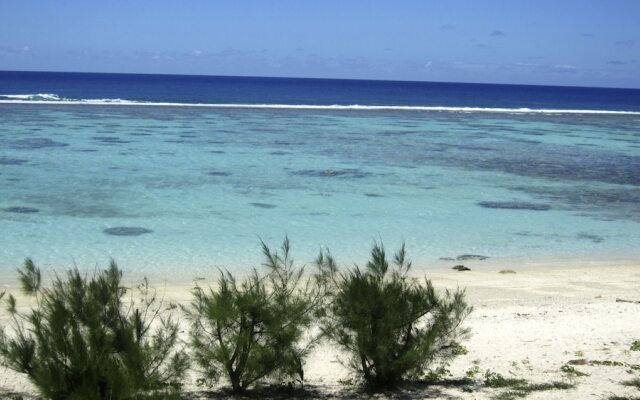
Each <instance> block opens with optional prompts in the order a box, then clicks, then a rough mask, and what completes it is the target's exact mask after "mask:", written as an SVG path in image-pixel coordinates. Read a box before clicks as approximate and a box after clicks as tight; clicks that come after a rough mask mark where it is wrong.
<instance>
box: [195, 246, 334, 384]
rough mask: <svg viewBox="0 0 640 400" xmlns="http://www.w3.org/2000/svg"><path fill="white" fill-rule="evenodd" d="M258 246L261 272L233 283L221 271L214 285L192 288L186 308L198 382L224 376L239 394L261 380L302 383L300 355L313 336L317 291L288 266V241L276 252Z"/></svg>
mask: <svg viewBox="0 0 640 400" xmlns="http://www.w3.org/2000/svg"><path fill="white" fill-rule="evenodd" d="M262 249H263V254H264V256H265V260H266V261H265V263H264V266H265V267H266V269H267V272H266V273H264V274H261V273H259V272H258V271H257V270H254V271H253V273H252V274H251V275H250V276H249V277H247V278H246V279H244V280H242V281H240V282H238V281H237V280H236V278H235V277H234V276H233V275H232V274H231V273H229V272H222V271H221V272H220V277H219V279H218V286H217V288H209V289H208V290H204V289H203V288H201V287H198V286H196V287H195V288H194V290H193V296H194V300H193V302H192V304H191V307H190V308H189V309H187V310H186V311H187V313H188V315H189V317H190V319H191V321H192V329H191V343H192V347H193V351H194V357H195V362H196V364H197V365H198V367H199V369H200V373H201V379H200V383H201V384H205V385H210V384H212V383H214V382H216V381H218V380H219V378H220V377H221V376H224V377H226V378H227V379H228V380H229V382H230V383H231V387H232V390H233V391H234V392H243V391H245V390H246V389H247V388H248V387H249V386H251V385H252V384H254V383H256V382H258V381H260V380H262V379H264V378H274V377H275V378H283V379H294V380H297V381H298V382H300V383H302V382H303V381H304V369H303V364H304V358H305V356H306V355H307V354H308V352H309V351H310V349H311V347H312V346H313V344H314V343H315V342H316V339H317V337H316V338H313V337H312V338H308V337H307V338H305V335H306V334H307V328H309V326H310V324H311V321H312V320H313V315H312V314H313V312H314V310H315V307H316V306H317V305H318V304H319V302H320V301H321V300H322V299H323V292H322V289H321V286H320V285H317V284H316V282H314V281H311V280H305V279H304V278H303V274H304V268H295V267H294V266H293V260H292V259H291V257H290V254H289V252H290V246H289V240H288V239H285V240H284V243H283V244H282V248H281V253H277V252H272V251H271V250H270V249H269V248H268V247H267V246H266V245H265V244H264V243H262Z"/></svg>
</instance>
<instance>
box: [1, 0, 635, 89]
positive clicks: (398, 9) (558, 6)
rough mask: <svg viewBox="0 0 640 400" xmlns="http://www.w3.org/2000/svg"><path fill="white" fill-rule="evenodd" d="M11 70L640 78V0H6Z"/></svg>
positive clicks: (571, 82) (623, 83)
mask: <svg viewBox="0 0 640 400" xmlns="http://www.w3.org/2000/svg"><path fill="white" fill-rule="evenodd" d="M0 70H18V71H78V72H125V73H167V74H201V75H233V76H278V77H314V78H351V79H386V80H416V81H440V82H478V83H519V84H538V85H567V86H602V87H628V88H640V1H639V0H602V1H600V0H554V1H548V0H529V1H525V0H502V1H498V0H483V1H476V0H468V1H460V0H447V1H445V0H441V1H431V0H394V1H387V0H375V1H365V0H323V1H307V0H280V1H272V0H184V1H177V0H172V1H165V0H153V1H150V0H149V1H147V0H137V1H131V0H128V1H121V0H109V1H100V2H98V1H87V0H55V1H54V0H39V1H38V0H0Z"/></svg>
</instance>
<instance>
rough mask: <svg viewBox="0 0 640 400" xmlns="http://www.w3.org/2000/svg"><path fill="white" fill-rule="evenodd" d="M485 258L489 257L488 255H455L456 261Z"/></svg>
mask: <svg viewBox="0 0 640 400" xmlns="http://www.w3.org/2000/svg"><path fill="white" fill-rule="evenodd" d="M487 258H489V257H488V256H481V255H479V254H462V255H460V256H458V257H456V260H457V261H466V260H479V261H482V260H486V259H487Z"/></svg>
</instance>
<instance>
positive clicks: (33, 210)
mask: <svg viewBox="0 0 640 400" xmlns="http://www.w3.org/2000/svg"><path fill="white" fill-rule="evenodd" d="M3 211H5V212H10V213H17V214H33V213H37V212H39V211H40V210H38V209H37V208H34V207H7V208H4V209H3Z"/></svg>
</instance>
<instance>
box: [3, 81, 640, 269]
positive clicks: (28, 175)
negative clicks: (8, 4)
mask: <svg viewBox="0 0 640 400" xmlns="http://www.w3.org/2000/svg"><path fill="white" fill-rule="evenodd" d="M285 235H289V237H290V238H291V241H292V245H293V251H294V256H295V257H296V260H298V261H299V262H301V263H309V262H311V261H312V260H313V258H314V256H315V255H316V254H317V252H318V250H319V249H320V248H322V247H328V248H329V249H331V251H332V252H333V254H334V256H335V257H336V258H337V260H338V262H340V263H342V264H347V265H350V264H351V263H353V262H356V263H362V262H363V261H364V260H365V259H366V257H367V253H368V250H369V248H370V246H371V243H372V242H373V241H374V240H382V241H384V243H385V244H386V245H387V247H388V248H389V249H390V250H393V249H395V248H397V247H398V246H399V245H400V243H401V242H402V241H404V242H406V244H407V248H408V251H409V254H410V256H412V258H413V259H414V261H415V263H414V264H415V266H416V268H420V269H429V268H433V267H445V268H450V267H451V264H454V263H459V262H460V261H459V260H457V258H459V257H461V256H463V255H465V254H476V255H482V256H487V257H490V258H489V259H487V260H485V261H468V260H467V261H465V263H469V262H471V263H475V264H474V265H473V268H480V267H481V266H482V265H492V264H491V263H492V262H493V261H499V262H501V263H502V264H503V265H504V264H505V263H508V265H509V267H511V268H517V267H518V265H519V264H520V263H524V262H529V261H532V260H533V261H535V260H558V259H579V260H593V259H620V258H626V259H629V258H634V259H636V258H638V257H639V256H640V246H639V245H640V90H626V89H601V88H571V87H543V86H521V85H480V84H457V83H428V82H389V81H355V80H324V79H283V78H240V77H206V76H167V75H122V74H82V73H39V72H0V275H1V274H2V273H3V271H4V272H6V273H7V274H12V273H13V271H14V270H15V267H17V266H18V265H19V264H20V263H21V262H22V260H23V259H24V258H25V257H32V258H33V259H34V260H35V262H36V263H37V264H39V265H41V266H42V267H43V268H45V269H46V268H52V269H54V268H68V267H70V266H73V265H78V266H80V267H86V268H94V267H96V266H104V265H106V263H107V262H108V260H109V258H110V257H113V258H114V259H115V260H116V261H118V262H119V263H120V265H121V266H122V267H123V268H125V269H126V270H128V271H137V272H140V273H145V274H153V273H155V272H157V273H160V274H161V275H162V276H168V275H169V274H172V273H173V274H174V275H175V276H177V277H179V278H183V279H185V280H189V279H191V278H192V277H193V276H196V275H198V276H201V275H202V274H206V273H209V272H211V273H213V272H215V269H214V268H213V267H214V266H216V267H228V268H231V269H244V268H246V267H250V266H256V265H259V264H260V246H259V240H260V239H263V240H265V242H267V243H268V244H269V245H272V246H276V245H278V244H279V243H280V242H281V241H282V239H283V238H284V236H285ZM462 258H464V257H462ZM483 263H484V264H483Z"/></svg>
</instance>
